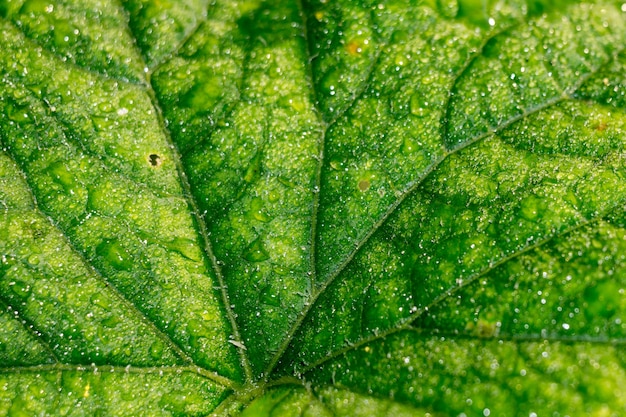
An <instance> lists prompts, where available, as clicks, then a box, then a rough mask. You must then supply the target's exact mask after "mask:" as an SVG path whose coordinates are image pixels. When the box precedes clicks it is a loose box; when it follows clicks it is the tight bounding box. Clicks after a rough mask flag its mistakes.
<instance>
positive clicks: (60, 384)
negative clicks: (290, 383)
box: [0, 366, 224, 417]
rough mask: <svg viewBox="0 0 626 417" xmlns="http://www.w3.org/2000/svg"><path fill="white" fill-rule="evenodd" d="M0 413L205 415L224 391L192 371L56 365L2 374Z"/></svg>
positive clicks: (0, 380)
mask: <svg viewBox="0 0 626 417" xmlns="http://www.w3.org/2000/svg"><path fill="white" fill-rule="evenodd" d="M0 386H1V387H2V390H0V413H2V415H9V416H20V417H21V416H24V417H26V416H32V415H72V416H94V415H104V416H128V415H145V416H170V415H178V416H180V415H206V414H207V412H209V411H211V410H212V409H213V408H215V405H216V404H218V403H219V402H220V399H221V398H222V397H223V394H224V388H223V387H220V386H219V385H216V384H214V383H212V382H211V381H208V380H206V379H204V378H201V377H199V376H198V375H195V374H193V373H189V372H179V371H173V372H172V370H167V369H166V370H158V369H143V370H142V369H139V370H133V371H132V372H130V371H129V370H128V369H126V370H125V369H124V368H119V369H113V368H108V367H105V368H100V369H98V368H95V367H88V368H81V369H78V370H72V369H70V368H68V367H63V368H59V369H55V368H54V367H52V366H47V367H41V368H39V369H38V368H31V369H27V370H24V371H23V372H20V373H17V374H14V375H11V376H10V377H7V375H6V374H5V375H0Z"/></svg>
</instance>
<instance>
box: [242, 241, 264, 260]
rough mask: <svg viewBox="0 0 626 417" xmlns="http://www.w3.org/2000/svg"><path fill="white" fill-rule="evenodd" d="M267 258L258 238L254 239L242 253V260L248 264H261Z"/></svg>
mask: <svg viewBox="0 0 626 417" xmlns="http://www.w3.org/2000/svg"><path fill="white" fill-rule="evenodd" d="M269 257H270V256H269V254H268V253H267V251H266V250H265V247H263V242H262V240H261V238H260V237H258V238H257V239H255V240H254V241H253V242H252V243H251V244H250V246H248V247H247V248H246V250H245V251H244V252H243V258H244V259H245V260H247V261H250V262H263V261H265V260H267V259H269Z"/></svg>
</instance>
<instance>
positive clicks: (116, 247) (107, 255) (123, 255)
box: [96, 239, 133, 271]
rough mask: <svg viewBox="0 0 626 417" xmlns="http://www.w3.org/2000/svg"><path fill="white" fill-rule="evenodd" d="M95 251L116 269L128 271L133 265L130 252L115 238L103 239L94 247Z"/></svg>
mask: <svg viewBox="0 0 626 417" xmlns="http://www.w3.org/2000/svg"><path fill="white" fill-rule="evenodd" d="M96 253H97V254H98V256H100V257H102V258H103V259H104V261H105V262H107V263H108V264H110V265H111V266H112V267H113V268H115V269H117V270H120V271H130V270H131V269H132V267H133V262H132V259H131V257H130V254H129V253H128V251H127V250H126V249H125V248H124V247H123V246H122V245H121V244H120V242H119V241H118V240H117V239H105V240H104V241H102V242H101V243H100V244H99V245H98V247H97V248H96Z"/></svg>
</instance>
